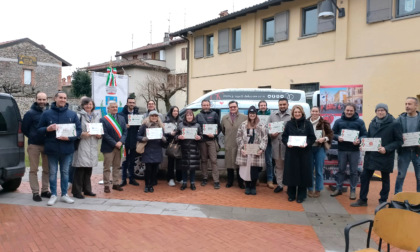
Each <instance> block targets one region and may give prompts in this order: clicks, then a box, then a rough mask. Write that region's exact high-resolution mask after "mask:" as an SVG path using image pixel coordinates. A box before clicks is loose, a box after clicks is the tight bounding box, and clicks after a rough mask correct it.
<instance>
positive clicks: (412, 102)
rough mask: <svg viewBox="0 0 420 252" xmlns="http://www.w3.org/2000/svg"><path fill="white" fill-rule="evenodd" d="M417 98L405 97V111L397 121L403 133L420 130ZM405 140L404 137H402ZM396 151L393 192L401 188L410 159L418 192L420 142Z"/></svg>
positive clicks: (419, 185) (397, 191)
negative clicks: (396, 168) (396, 174)
mask: <svg viewBox="0 0 420 252" xmlns="http://www.w3.org/2000/svg"><path fill="white" fill-rule="evenodd" d="M418 106H419V100H418V99H417V98H415V97H407V99H406V100H405V111H406V112H405V113H402V114H401V115H400V116H399V117H398V119H397V121H398V122H399V123H400V124H401V126H402V132H403V133H410V132H419V131H420V113H419V111H417V108H418ZM404 140H405V139H404ZM397 152H398V176H397V181H396V182H395V194H397V193H399V192H401V191H402V189H403V185H404V179H405V175H406V174H407V169H408V165H409V164H410V161H411V162H413V167H414V173H415V175H416V181H417V192H420V144H419V145H417V146H407V147H401V148H399V149H398V150H397Z"/></svg>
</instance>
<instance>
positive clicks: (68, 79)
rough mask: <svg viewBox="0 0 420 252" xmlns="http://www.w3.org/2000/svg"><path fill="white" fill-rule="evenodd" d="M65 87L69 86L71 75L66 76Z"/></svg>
mask: <svg viewBox="0 0 420 252" xmlns="http://www.w3.org/2000/svg"><path fill="white" fill-rule="evenodd" d="M67 85H71V75H67Z"/></svg>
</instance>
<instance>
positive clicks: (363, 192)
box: [360, 169, 390, 202]
mask: <svg viewBox="0 0 420 252" xmlns="http://www.w3.org/2000/svg"><path fill="white" fill-rule="evenodd" d="M374 172H375V171H374V170H368V169H363V172H362V175H360V183H361V185H360V199H361V200H363V201H367V195H368V193H369V184H370V179H371V178H372V176H373V173H374ZM381 174H382V190H381V192H380V193H379V195H380V196H381V198H380V199H379V200H380V201H382V202H385V201H387V200H388V195H389V190H390V181H389V172H383V171H381Z"/></svg>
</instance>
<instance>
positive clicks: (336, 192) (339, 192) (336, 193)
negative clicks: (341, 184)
mask: <svg viewBox="0 0 420 252" xmlns="http://www.w3.org/2000/svg"><path fill="white" fill-rule="evenodd" d="M341 194H343V193H342V192H341V190H337V189H336V190H335V191H334V192H332V193H331V194H330V196H331V197H335V196H338V195H341Z"/></svg>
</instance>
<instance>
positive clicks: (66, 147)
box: [38, 102, 82, 155]
mask: <svg viewBox="0 0 420 252" xmlns="http://www.w3.org/2000/svg"><path fill="white" fill-rule="evenodd" d="M68 107H69V104H68V103H66V106H64V107H62V108H59V107H57V106H56V103H55V102H53V103H52V104H51V109H49V110H47V111H45V112H44V113H42V115H41V119H40V120H39V124H38V133H39V134H40V135H41V136H43V137H45V144H44V146H45V147H44V151H45V154H47V155H58V154H71V153H73V152H74V141H75V140H76V139H77V138H79V137H80V134H82V126H81V124H80V121H79V118H77V114H76V112H74V111H71V110H69V109H68ZM54 123H56V124H65V123H74V124H76V136H75V137H69V140H70V141H63V140H58V139H57V138H56V135H55V131H50V132H47V127H48V126H50V125H51V124H54Z"/></svg>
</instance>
